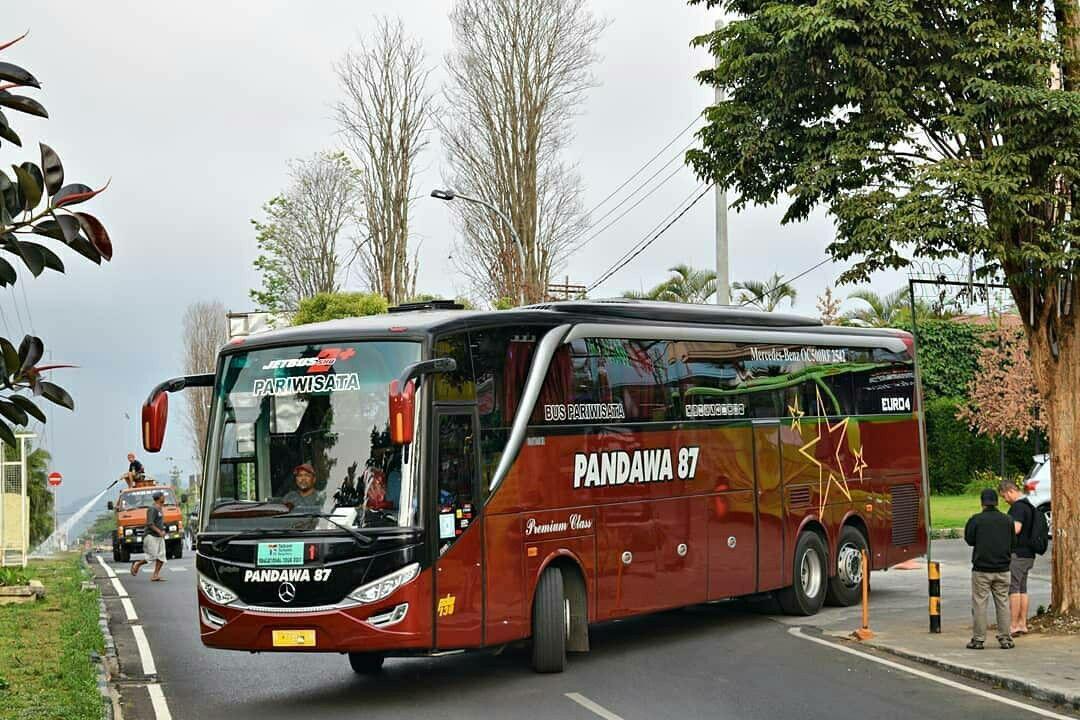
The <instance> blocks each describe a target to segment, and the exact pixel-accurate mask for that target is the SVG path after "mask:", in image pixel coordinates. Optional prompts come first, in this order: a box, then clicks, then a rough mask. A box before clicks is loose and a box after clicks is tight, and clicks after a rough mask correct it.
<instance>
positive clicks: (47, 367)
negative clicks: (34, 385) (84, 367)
mask: <svg viewBox="0 0 1080 720" xmlns="http://www.w3.org/2000/svg"><path fill="white" fill-rule="evenodd" d="M77 367H79V366H78V365H38V366H37V367H35V368H34V370H36V371H37V372H39V373H43V372H45V371H46V370H59V369H60V368H77Z"/></svg>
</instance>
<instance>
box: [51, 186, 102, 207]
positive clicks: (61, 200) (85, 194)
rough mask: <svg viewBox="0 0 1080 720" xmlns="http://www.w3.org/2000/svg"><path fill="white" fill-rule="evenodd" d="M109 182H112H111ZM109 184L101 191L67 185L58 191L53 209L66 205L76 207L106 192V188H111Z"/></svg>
mask: <svg viewBox="0 0 1080 720" xmlns="http://www.w3.org/2000/svg"><path fill="white" fill-rule="evenodd" d="M109 182H112V180H110V181H109ZM109 182H107V183H105V184H104V185H103V186H102V187H101V189H100V190H91V189H90V188H89V187H87V186H86V185H81V184H79V183H73V184H71V185H65V186H64V187H62V188H60V189H59V190H57V191H56V195H55V197H53V200H52V204H53V207H63V206H64V205H75V204H76V203H81V202H84V201H86V200H89V199H90V198H92V197H94V196H95V195H97V194H98V193H103V192H105V188H107V187H109Z"/></svg>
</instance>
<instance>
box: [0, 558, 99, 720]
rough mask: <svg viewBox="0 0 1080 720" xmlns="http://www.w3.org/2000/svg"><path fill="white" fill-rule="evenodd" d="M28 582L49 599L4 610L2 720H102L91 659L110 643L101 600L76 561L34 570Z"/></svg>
mask: <svg viewBox="0 0 1080 720" xmlns="http://www.w3.org/2000/svg"><path fill="white" fill-rule="evenodd" d="M26 570H27V575H29V576H30V577H31V578H34V579H36V580H40V581H41V582H42V583H44V585H45V598H44V599H43V600H39V601H37V602H35V603H27V604H24V605H5V606H3V607H0V718H3V719H4V720H8V719H9V718H10V719H11V720H30V719H31V718H33V720H53V719H54V718H55V720H82V719H83V718H85V719H86V720H91V718H92V719H93V720H97V719H98V718H100V717H101V711H102V706H101V694H100V693H99V692H98V688H97V668H96V666H95V665H94V664H93V663H92V662H91V661H90V653H91V652H98V653H101V652H102V651H103V650H104V646H105V641H104V638H103V637H102V635H101V628H99V627H98V593H97V591H96V590H93V591H90V590H81V589H80V585H81V583H82V581H83V580H86V579H89V575H87V574H86V573H85V572H84V570H83V567H82V565H81V563H80V561H79V556H78V555H77V554H70V555H66V556H64V557H62V558H59V559H56V560H43V561H34V562H31V563H30V565H29V566H28V567H27V569H26Z"/></svg>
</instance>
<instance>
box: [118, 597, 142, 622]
mask: <svg viewBox="0 0 1080 720" xmlns="http://www.w3.org/2000/svg"><path fill="white" fill-rule="evenodd" d="M120 604H121V605H123V606H124V614H125V615H127V619H128V622H131V621H132V620H138V619H139V616H138V615H136V614H135V606H134V605H132V604H131V600H129V599H128V598H120Z"/></svg>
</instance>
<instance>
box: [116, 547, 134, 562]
mask: <svg viewBox="0 0 1080 720" xmlns="http://www.w3.org/2000/svg"><path fill="white" fill-rule="evenodd" d="M116 562H122V563H126V562H131V551H130V550H128V549H127V548H125V547H122V548H120V549H119V550H117V551H116Z"/></svg>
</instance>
